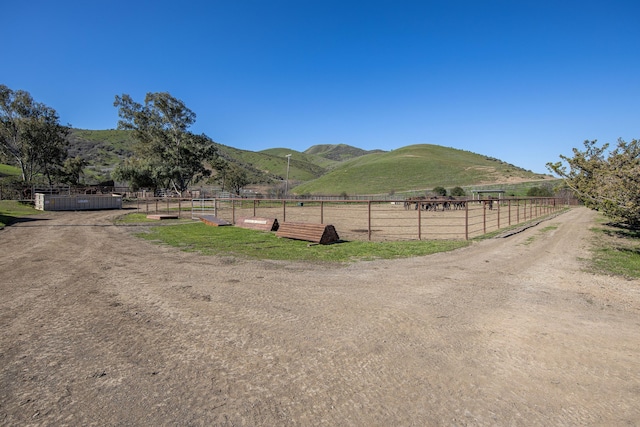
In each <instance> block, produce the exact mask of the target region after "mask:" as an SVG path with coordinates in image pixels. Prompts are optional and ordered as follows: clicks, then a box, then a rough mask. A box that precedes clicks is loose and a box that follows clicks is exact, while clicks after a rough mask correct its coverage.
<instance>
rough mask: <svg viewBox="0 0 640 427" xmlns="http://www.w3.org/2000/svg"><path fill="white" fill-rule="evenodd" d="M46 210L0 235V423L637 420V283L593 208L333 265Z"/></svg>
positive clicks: (108, 214)
mask: <svg viewBox="0 0 640 427" xmlns="http://www.w3.org/2000/svg"><path fill="white" fill-rule="evenodd" d="M119 214H121V212H119V211H95V212H47V213H43V214H39V215H36V216H33V217H29V219H28V220H25V221H23V222H20V223H17V224H14V225H12V226H10V227H7V228H6V229H4V230H2V231H0V247H1V248H2V257H1V258H0V295H2V297H1V298H0V327H1V328H2V335H0V424H1V425H7V426H14V425H32V426H41V425H42V426H45V425H46V426H49V425H57V426H64V425H70V426H71V425H73V426H75V425H83V426H90V425H112V426H118V425H122V426H125V425H181V426H198V425H202V426H261V425H263V426H310V425H314V426H315V425H327V426H335V425H340V426H438V425H447V426H449V425H453V426H467V425H473V426H550V425H554V426H562V425H572V426H573V425H592V426H614V425H615V426H620V425H640V405H638V401H639V400H640V284H639V283H638V281H637V280H626V279H622V278H616V277H609V276H603V275H596V274H592V273H587V272H585V271H584V270H583V262H584V260H585V259H587V258H589V257H590V251H589V248H590V239H591V238H592V235H591V234H590V232H589V230H588V229H589V227H590V226H591V225H592V224H593V223H594V220H595V214H594V213H593V212H592V211H590V210H588V209H586V208H573V209H570V210H568V211H567V212H565V213H563V214H561V215H559V216H556V217H554V218H552V219H549V220H547V221H544V222H542V223H541V224H539V225H538V226H536V227H532V228H529V229H526V230H524V231H523V232H521V233H518V234H515V235H512V236H510V237H507V238H494V239H487V240H483V241H480V242H474V243H473V244H472V245H471V246H469V247H466V248H464V249H460V250H456V251H453V252H448V253H440V254H436V255H430V256H425V257H414V258H407V259H398V260H378V261H367V262H357V263H352V264H348V265H342V264H330V265H328V264H322V263H302V262H291V261H255V260H245V259H240V258H235V257H231V256H222V257H210V256H202V255H198V254H195V253H187V252H182V251H180V250H178V249H176V248H172V247H167V246H162V245H156V244H153V243H150V242H147V241H145V240H142V239H138V238H136V237H134V236H133V235H132V233H133V232H136V231H139V230H140V227H142V226H116V225H113V222H112V219H113V218H114V217H115V216H117V215H119Z"/></svg>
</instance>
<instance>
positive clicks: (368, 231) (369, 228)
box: [367, 200, 371, 241]
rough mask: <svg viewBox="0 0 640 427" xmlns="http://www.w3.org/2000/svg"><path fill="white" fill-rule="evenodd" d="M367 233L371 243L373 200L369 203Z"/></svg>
mask: <svg viewBox="0 0 640 427" xmlns="http://www.w3.org/2000/svg"><path fill="white" fill-rule="evenodd" d="M367 216H368V219H367V233H368V234H369V241H371V200H369V201H368V202H367Z"/></svg>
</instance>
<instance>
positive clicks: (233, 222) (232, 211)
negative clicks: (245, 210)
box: [231, 197, 236, 224]
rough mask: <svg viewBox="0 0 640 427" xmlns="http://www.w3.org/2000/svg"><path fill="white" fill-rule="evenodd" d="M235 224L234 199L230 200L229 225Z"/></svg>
mask: <svg viewBox="0 0 640 427" xmlns="http://www.w3.org/2000/svg"><path fill="white" fill-rule="evenodd" d="M235 223H236V199H235V198H233V197H232V198H231V224H235Z"/></svg>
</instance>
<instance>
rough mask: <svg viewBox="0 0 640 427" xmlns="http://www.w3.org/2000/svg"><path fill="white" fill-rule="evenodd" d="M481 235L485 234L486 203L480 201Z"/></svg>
mask: <svg viewBox="0 0 640 427" xmlns="http://www.w3.org/2000/svg"><path fill="white" fill-rule="evenodd" d="M482 234H487V201H486V200H483V201H482Z"/></svg>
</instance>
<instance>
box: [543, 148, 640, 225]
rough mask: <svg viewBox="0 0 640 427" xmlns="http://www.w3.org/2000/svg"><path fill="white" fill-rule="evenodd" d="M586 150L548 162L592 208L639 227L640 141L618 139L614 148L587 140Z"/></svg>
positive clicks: (574, 151) (576, 151) (574, 150)
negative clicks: (559, 160) (560, 160)
mask: <svg viewBox="0 0 640 427" xmlns="http://www.w3.org/2000/svg"><path fill="white" fill-rule="evenodd" d="M584 147H585V149H584V151H581V150H578V149H577V148H574V149H573V157H567V156H560V158H561V159H562V160H563V161H562V162H557V163H547V167H548V168H549V170H550V171H552V172H555V173H556V174H557V175H559V176H560V177H562V178H564V180H565V183H566V184H567V186H568V187H569V188H571V189H572V190H573V191H574V192H575V194H576V195H577V197H579V198H580V200H581V201H582V202H583V203H584V204H585V206H587V207H590V208H591V209H594V210H597V211H600V212H602V213H603V214H605V215H606V216H607V217H609V218H610V219H612V220H615V221H619V222H624V223H627V224H628V225H630V226H632V227H639V226H640V141H638V140H633V141H631V142H625V141H623V140H621V139H620V140H618V144H617V145H616V147H615V148H613V149H610V147H609V144H604V145H602V146H598V145H597V141H585V142H584Z"/></svg>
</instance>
